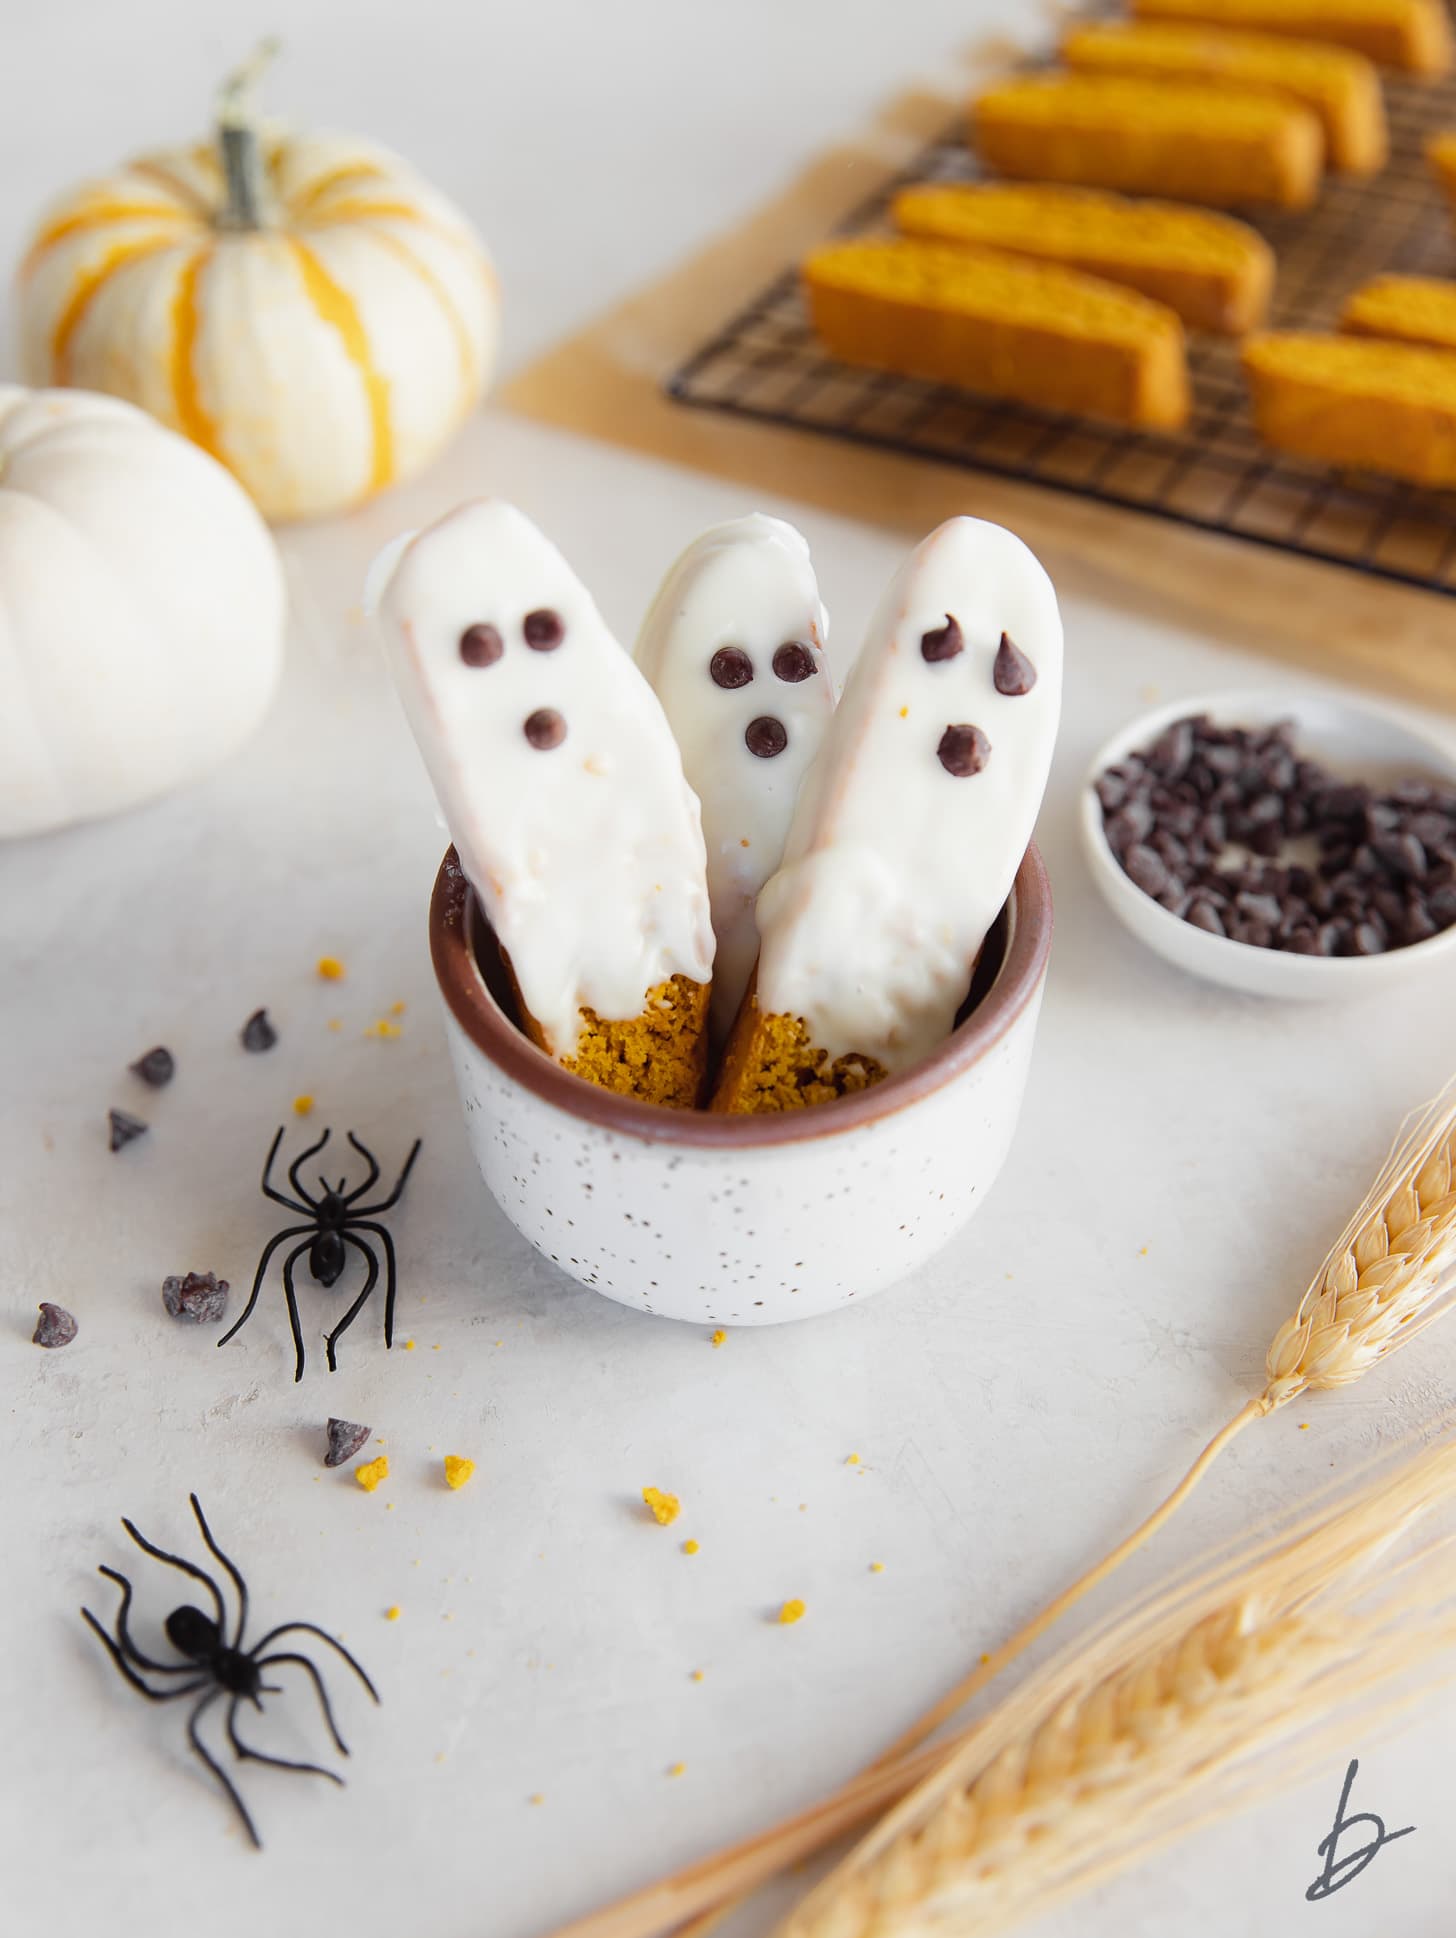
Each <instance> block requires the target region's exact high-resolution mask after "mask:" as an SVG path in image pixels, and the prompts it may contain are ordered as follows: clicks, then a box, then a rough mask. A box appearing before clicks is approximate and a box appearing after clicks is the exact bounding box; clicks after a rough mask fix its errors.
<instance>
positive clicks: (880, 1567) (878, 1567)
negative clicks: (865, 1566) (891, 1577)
mask: <svg viewBox="0 0 1456 1938" xmlns="http://www.w3.org/2000/svg"><path fill="white" fill-rule="evenodd" d="M884 1572H885V1564H884V1562H883V1561H872V1562H871V1563H870V1573H871V1574H872V1575H882V1574H883V1573H884Z"/></svg>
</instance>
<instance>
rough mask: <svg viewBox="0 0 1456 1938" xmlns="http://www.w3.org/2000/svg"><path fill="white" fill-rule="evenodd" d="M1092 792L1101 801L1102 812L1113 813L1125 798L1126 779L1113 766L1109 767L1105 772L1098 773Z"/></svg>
mask: <svg viewBox="0 0 1456 1938" xmlns="http://www.w3.org/2000/svg"><path fill="white" fill-rule="evenodd" d="M1093 792H1094V793H1095V794H1096V796H1097V799H1098V801H1099V802H1100V803H1101V806H1102V811H1103V813H1104V814H1115V813H1116V812H1117V810H1118V809H1119V808H1120V807H1121V806H1122V804H1123V802H1124V801H1125V800H1126V799H1127V781H1126V779H1125V777H1124V776H1123V775H1122V774H1120V773H1119V772H1118V771H1117V769H1116V768H1115V767H1109V768H1108V770H1107V772H1106V773H1105V774H1102V775H1099V777H1098V779H1097V781H1096V782H1095V784H1094V787H1093Z"/></svg>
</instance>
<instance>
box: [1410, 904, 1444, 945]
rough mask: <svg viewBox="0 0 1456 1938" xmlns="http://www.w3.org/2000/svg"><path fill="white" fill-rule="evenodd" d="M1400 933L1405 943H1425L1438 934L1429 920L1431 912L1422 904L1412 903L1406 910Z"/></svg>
mask: <svg viewBox="0 0 1456 1938" xmlns="http://www.w3.org/2000/svg"><path fill="white" fill-rule="evenodd" d="M1402 933H1403V934H1404V936H1405V939H1406V941H1407V942H1425V941H1427V940H1428V939H1429V938H1430V937H1431V936H1433V935H1435V934H1437V933H1438V931H1437V928H1436V925H1435V923H1434V922H1433V921H1432V920H1431V911H1430V910H1429V909H1428V908H1427V907H1426V905H1425V903H1424V902H1421V901H1415V902H1412V903H1411V905H1410V907H1409V908H1408V909H1407V910H1406V912H1405V921H1404V923H1403V924H1402Z"/></svg>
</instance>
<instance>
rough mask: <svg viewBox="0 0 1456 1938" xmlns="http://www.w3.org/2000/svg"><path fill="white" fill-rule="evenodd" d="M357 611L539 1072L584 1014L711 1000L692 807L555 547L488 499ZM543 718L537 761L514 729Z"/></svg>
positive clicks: (621, 1014) (627, 666) (385, 575)
mask: <svg viewBox="0 0 1456 1938" xmlns="http://www.w3.org/2000/svg"><path fill="white" fill-rule="evenodd" d="M371 595H373V596H371ZM366 598H367V599H368V601H369V603H371V604H377V611H378V617H379V621H380V631H381V634H382V637H383V641H384V647H385V652H386V655H387V657H388V660H389V664H390V670H391V671H392V672H393V674H394V678H395V682H396V685H397V686H398V688H399V693H400V697H401V699H402V700H403V702H404V707H405V712H406V713H407V714H408V716H409V721H410V725H411V727H412V728H413V730H414V735H415V739H416V740H417V741H418V742H419V747H420V752H421V753H422V754H423V756H424V760H425V765H426V766H427V767H428V769H429V772H430V778H431V780H432V781H433V783H434V786H435V792H436V794H437V795H438V797H439V801H440V805H441V807H442V808H443V809H444V812H445V819H446V821H447V822H448V823H449V827H450V833H451V836H452V838H453V839H454V842H455V846H456V848H457V849H458V851H459V854H460V860H461V865H462V866H463V867H464V870H465V873H466V875H467V877H468V878H469V880H470V883H471V885H472V887H473V888H474V889H475V891H476V893H477V894H478V895H479V896H480V899H481V902H482V904H483V905H484V908H485V910H486V913H487V914H488V915H489V917H490V920H491V923H492V924H493V926H494V928H495V931H496V934H497V935H498V936H499V938H500V941H501V944H502V946H503V947H504V948H505V950H506V952H507V954H508V955H509V956H510V959H511V966H512V968H513V969H514V971H515V975H516V980H517V982H518V984H519V985H520V990H521V994H522V996H523V998H524V999H525V1003H526V1006H527V1008H528V1009H529V1010H530V1012H531V1014H532V1015H533V1016H534V1017H535V1018H536V1020H537V1022H538V1023H540V1025H541V1027H542V1030H543V1032H544V1034H545V1037H546V1041H547V1044H548V1046H549V1048H550V1050H551V1054H552V1055H553V1056H554V1057H556V1058H558V1059H560V1058H562V1057H568V1056H570V1055H571V1054H572V1052H573V1050H574V1049H575V1047H576V1044H577V1041H578V1039H579V1037H580V1033H581V1018H580V1012H581V1010H582V1009H583V1008H589V1009H593V1010H595V1011H596V1013H597V1015H598V1016H599V1017H600V1018H601V1019H602V1020H603V1021H612V1022H624V1021H629V1020H630V1019H632V1018H634V1017H636V1016H639V1015H640V1014H641V1013H642V1004H643V997H644V996H645V995H646V993H647V991H648V990H649V989H651V988H653V987H654V986H655V985H656V984H658V983H660V982H664V981H666V980H667V978H668V977H670V976H673V975H684V976H690V977H691V978H692V979H693V980H694V981H696V982H704V983H705V982H707V981H708V980H709V979H710V977H711V975H712V967H713V931H712V927H711V924H710V922H709V916H708V891H707V878H706V865H705V857H704V852H703V836H702V828H701V823H700V817H699V813H698V803H697V800H696V798H695V796H694V795H693V792H692V790H691V788H689V786H688V784H687V782H686V780H685V779H684V778H683V769H682V760H681V757H680V756H679V754H678V750H677V746H676V744H675V742H674V740H673V737H672V730H671V728H670V727H669V726H668V724H667V716H666V715H665V714H664V713H663V710H662V707H661V704H660V703H659V701H658V699H657V696H656V695H655V694H654V693H653V691H652V689H651V687H650V686H649V685H648V684H647V682H646V680H645V679H644V678H643V677H642V675H641V673H640V672H639V671H638V670H637V667H636V666H635V665H634V664H633V661H632V659H631V656H630V655H629V654H628V653H627V652H626V651H625V650H624V649H623V647H622V646H621V645H619V644H618V642H617V641H616V640H615V639H614V638H613V637H612V634H611V633H610V632H609V631H608V629H607V626H606V623H605V621H604V620H603V619H602V616H601V614H600V613H599V612H598V611H597V609H596V606H595V604H594V602H593V600H592V598H591V595H590V593H589V592H588V591H587V590H586V588H585V586H583V585H582V583H581V581H580V580H579V579H578V578H577V577H576V575H575V573H574V572H573V571H572V570H571V568H570V566H569V565H568V564H567V563H566V561H565V559H563V558H562V556H561V554H560V553H559V552H558V551H557V550H556V547H555V546H554V545H552V544H551V542H550V541H549V540H548V539H547V538H546V537H545V536H544V535H543V534H542V533H541V532H539V531H538V530H537V529H536V527H535V526H534V525H533V524H532V523H531V522H530V520H529V519H528V518H526V517H524V516H523V515H522V513H520V512H519V511H517V510H516V509H515V507H514V506H513V505H507V504H503V503H501V502H500V501H499V500H496V499H482V500H480V501H478V502H476V503H473V504H467V505H462V506H461V507H460V509H459V510H457V511H454V512H451V513H450V514H449V515H448V516H447V517H445V518H442V519H441V520H440V521H439V523H438V524H435V525H432V526H430V527H429V528H428V529H427V530H425V531H423V532H421V533H419V534H417V535H416V536H414V537H411V538H409V539H407V540H405V541H402V542H400V543H397V544H396V545H395V546H394V547H392V548H391V550H390V552H388V553H386V555H385V556H384V557H383V558H382V559H381V560H380V561H379V563H378V565H377V567H376V570H375V572H374V573H373V574H371V581H370V590H369V594H366ZM532 613H536V614H540V613H547V614H554V615H556V616H557V617H559V619H560V621H561V622H562V628H563V631H562V637H561V642H560V644H559V645H557V646H555V647H554V648H551V649H548V650H536V649H533V648H532V647H531V646H529V645H527V643H526V637H525V629H524V622H525V620H526V617H527V615H528V614H532ZM472 626H491V627H494V628H495V629H496V632H497V634H498V635H499V644H500V646H501V648H502V650H501V651H500V653H499V655H498V657H497V658H495V660H494V661H493V662H492V663H490V664H479V665H468V664H466V662H465V660H464V659H463V658H462V654H461V639H462V636H463V635H464V634H465V632H466V631H467V629H468V628H470V627H472ZM543 709H550V710H553V711H554V712H555V713H556V714H558V715H559V716H560V719H561V721H562V722H564V724H565V736H564V738H562V739H561V740H560V741H559V744H556V745H552V746H547V747H544V748H538V747H536V746H533V745H532V744H531V742H530V740H528V738H527V736H526V732H525V722H526V721H527V719H528V718H530V717H531V716H532V715H534V714H536V713H537V712H538V711H540V710H543Z"/></svg>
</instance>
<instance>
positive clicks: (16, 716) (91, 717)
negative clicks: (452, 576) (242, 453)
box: [0, 384, 284, 836]
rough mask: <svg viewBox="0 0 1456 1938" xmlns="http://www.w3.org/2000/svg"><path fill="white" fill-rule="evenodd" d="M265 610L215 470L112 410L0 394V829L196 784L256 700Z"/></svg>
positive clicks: (104, 400)
mask: <svg viewBox="0 0 1456 1938" xmlns="http://www.w3.org/2000/svg"><path fill="white" fill-rule="evenodd" d="M283 618H284V591H283V571H282V567H281V565H280V563H279V559H278V552H277V548H276V547H275V546H274V543H273V540H272V537H271V536H270V534H269V531H268V528H267V526H266V525H265V524H264V523H263V521H262V519H261V518H260V517H259V516H258V513H257V511H256V509H255V508H254V507H253V506H252V505H251V504H250V503H249V502H248V499H247V497H246V496H245V494H244V493H243V492H242V491H241V490H240V489H239V487H238V486H237V484H236V483H235V482H234V480H233V479H232V478H230V477H229V476H228V474H227V472H226V471H224V470H223V468H222V466H221V465H220V464H215V463H214V462H213V461H212V459H211V458H209V457H206V456H204V454H203V453H202V452H201V451H198V450H196V449H195V448H194V447H193V446H192V445H191V444H189V443H187V441H186V440H185V439H184V438H180V437H175V436H174V435H173V434H172V432H170V431H165V430H163V429H162V427H161V426H160V425H159V424H155V423H153V421H152V420H151V418H149V417H147V416H146V415H145V414H144V413H143V412H141V411H139V410H136V409H134V408H133V407H132V406H131V405H130V404H122V403H118V402H117V401H116V400H115V399H114V398H111V397H94V396H91V395H89V394H88V393H86V392H84V391H62V390H36V391H30V390H22V389H20V388H19V387H18V386H17V385H14V384H0V836H9V835H19V834H38V833H40V832H42V831H43V830H45V829H48V828H59V827H64V826H65V825H66V824H67V823H68V822H72V821H82V820H88V819H91V818H92V817H94V816H97V815H103V814H114V813H116V812H117V811H118V810H119V809H122V808H128V807H132V806H134V805H135V804H136V803H138V802H140V801H145V800H148V799H150V798H151V797H152V796H154V795H157V794H162V793H165V792H166V791H167V790H168V789H169V788H173V787H176V786H178V785H180V784H181V783H182V782H184V781H188V780H191V779H193V778H194V777H196V776H198V775H200V774H204V773H206V772H208V771H209V770H210V769H211V768H212V767H213V766H215V765H216V763H217V762H218V761H219V760H221V759H222V758H223V757H224V756H225V755H227V754H229V753H231V752H232V751H233V749H234V748H236V747H237V746H239V745H240V744H241V743H242V741H243V740H245V739H246V738H247V736H248V735H249V734H250V733H251V732H252V730H253V728H254V727H255V726H256V725H257V724H258V721H259V720H260V719H261V718H262V715H263V713H264V711H265V709H266V708H267V705H268V702H269V700H270V699H271V697H272V694H273V690H274V687H275V686H276V685H277V681H278V673H279V668H280V665H281V662H282V652H283Z"/></svg>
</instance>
